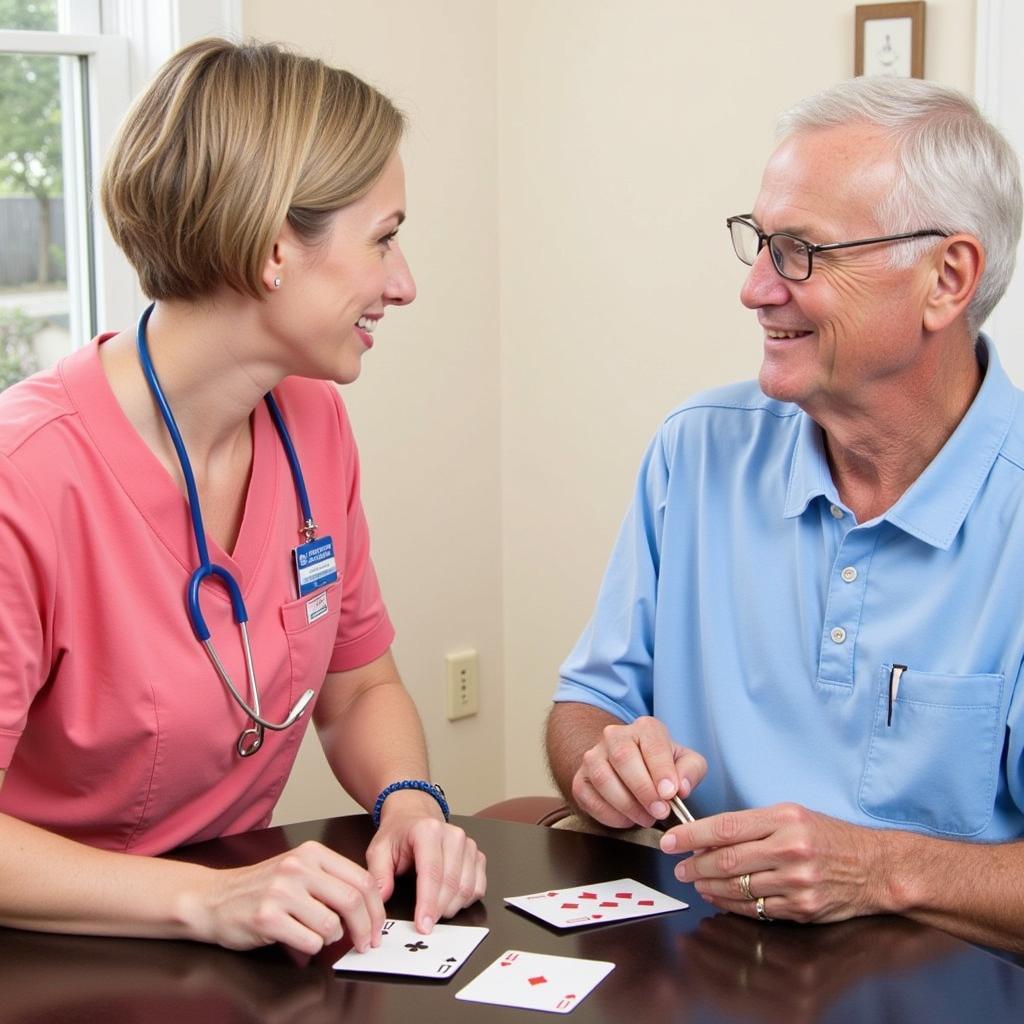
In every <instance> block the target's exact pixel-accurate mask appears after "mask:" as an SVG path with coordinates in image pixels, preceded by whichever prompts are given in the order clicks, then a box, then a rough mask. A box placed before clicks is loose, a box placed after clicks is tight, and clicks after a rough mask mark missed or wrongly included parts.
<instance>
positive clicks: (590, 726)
mask: <svg viewBox="0 0 1024 1024" xmlns="http://www.w3.org/2000/svg"><path fill="white" fill-rule="evenodd" d="M621 724H622V722H621V721H620V720H619V719H618V718H615V716H614V715H610V714H608V712H607V711H602V710H601V708H595V707H593V706H592V705H590V704H577V703H572V702H567V703H562V704H555V705H554V706H553V707H552V708H551V711H550V712H549V713H548V721H547V729H546V733H545V743H546V746H547V753H548V768H549V770H550V772H551V777H552V779H554V782H555V785H556V786H557V787H558V789H559V791H560V792H561V794H562V796H564V797H565V799H566V800H567V801H568V802H569V803H570V804H572V805H573V806H574V807H575V806H576V804H575V801H574V800H573V796H572V780H573V777H574V776H575V774H576V772H577V770H578V769H579V767H580V764H581V762H582V761H583V755H584V754H585V753H586V752H587V751H588V750H589V749H590V748H591V747H593V746H594V745H595V744H596V743H597V742H598V741H599V740H600V738H601V732H602V730H603V729H604V727H605V726H606V725H621Z"/></svg>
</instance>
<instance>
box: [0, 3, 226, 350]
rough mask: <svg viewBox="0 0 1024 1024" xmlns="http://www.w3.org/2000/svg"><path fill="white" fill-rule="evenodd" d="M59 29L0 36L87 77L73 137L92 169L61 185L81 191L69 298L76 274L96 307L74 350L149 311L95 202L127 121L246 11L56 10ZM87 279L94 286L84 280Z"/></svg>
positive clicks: (77, 330)
mask: <svg viewBox="0 0 1024 1024" xmlns="http://www.w3.org/2000/svg"><path fill="white" fill-rule="evenodd" d="M58 24H59V25H60V26H61V27H62V29H63V28H67V29H68V31H63V30H61V31H56V32H33V31H26V30H20V29H0V53H2V54H8V53H32V54H41V55H52V56H70V57H75V58H78V59H79V61H80V62H81V65H80V66H82V67H83V68H84V73H83V74H82V75H81V76H80V79H81V81H80V83H76V87H77V88H78V89H80V90H81V92H82V93H83V94H84V99H85V103H84V104H83V105H81V111H79V110H77V109H76V110H75V118H74V124H72V125H70V130H71V131H74V132H76V133H77V138H76V140H75V141H76V142H77V146H78V148H79V149H80V150H81V151H82V152H83V153H84V154H87V156H88V159H87V160H85V161H82V162H83V163H84V170H85V174H84V176H80V180H78V181H76V183H75V184H74V185H71V184H70V183H66V184H65V188H66V189H68V188H72V187H74V188H80V189H81V191H80V193H79V194H76V195H74V196H71V197H69V201H70V202H73V203H76V204H77V205H76V206H75V212H76V216H74V217H73V218H69V233H68V237H67V239H66V251H67V265H68V285H69V290H70V288H71V283H72V280H71V275H72V273H77V274H79V275H80V278H79V280H78V281H77V282H76V287H79V288H85V289H86V290H84V291H80V292H79V293H78V294H84V295H86V296H88V295H89V294H90V292H91V293H92V297H93V303H94V308H92V309H91V310H89V314H88V315H89V316H90V319H91V320H92V324H82V323H81V322H80V320H81V314H80V313H76V314H73V318H72V326H73V330H72V346H73V347H76V348H77V347H79V346H80V345H82V344H85V343H86V342H87V341H88V340H89V337H91V335H92V333H93V331H94V330H110V329H123V328H125V327H127V326H129V325H130V324H131V323H133V322H134V320H135V318H136V317H137V316H138V313H139V311H140V310H141V309H142V307H143V305H144V303H145V297H144V296H143V294H142V290H141V288H140V287H139V284H138V280H137V278H136V275H135V272H134V270H133V269H132V267H131V265H130V264H129V263H128V261H127V260H126V259H125V257H124V255H123V253H121V251H120V250H119V249H118V248H117V246H116V245H115V244H114V241H113V239H112V238H111V237H110V233H109V231H107V228H106V224H105V223H104V222H103V217H102V214H101V212H100V210H99V208H98V204H97V203H96V202H95V192H96V188H97V184H98V178H99V174H100V171H101V169H102V167H103V161H104V159H105V158H106V154H107V151H108V150H109V148H110V144H111V142H112V141H113V138H114V135H115V133H116V131H117V128H118V126H119V124H120V123H121V119H122V118H123V117H124V115H125V113H126V112H127V110H128V107H129V105H130V104H131V101H132V100H133V98H134V97H135V96H137V95H138V94H139V93H140V92H141V91H142V88H143V87H144V85H145V84H146V82H147V81H149V79H150V78H151V77H152V76H153V74H154V72H155V71H156V70H157V68H158V67H159V66H160V65H161V64H162V63H163V62H164V61H165V60H166V59H167V58H168V57H169V56H170V55H171V54H172V53H174V52H175V51H176V50H178V49H179V48H180V47H181V46H183V45H185V44H186V43H187V42H189V41H191V40H192V39H198V38H200V37H202V36H205V35H223V36H229V37H238V36H239V35H240V33H241V24H242V4H241V0H147V2H146V3H139V2H138V0H60V2H59V4H58ZM80 117H81V118H82V120H79V118H80ZM65 120H68V119H67V118H66V119H65ZM67 130H68V129H66V131H67ZM83 242H85V243H89V242H91V243H92V246H91V247H92V260H91V263H90V262H89V261H88V260H85V259H83V253H84V252H85V249H84V248H83ZM72 246H74V249H73V248H72ZM72 254H73V255H72ZM73 266H74V267H75V269H74V270H73V269H72V267H73ZM90 273H91V274H92V275H93V280H92V281H89V280H88V278H87V277H86V275H87V274H90ZM89 285H91V288H90V287H87V286H89ZM75 316H78V317H79V323H78V324H77V325H76V324H75V322H74V317H75Z"/></svg>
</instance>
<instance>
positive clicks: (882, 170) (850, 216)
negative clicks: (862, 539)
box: [740, 125, 929, 415]
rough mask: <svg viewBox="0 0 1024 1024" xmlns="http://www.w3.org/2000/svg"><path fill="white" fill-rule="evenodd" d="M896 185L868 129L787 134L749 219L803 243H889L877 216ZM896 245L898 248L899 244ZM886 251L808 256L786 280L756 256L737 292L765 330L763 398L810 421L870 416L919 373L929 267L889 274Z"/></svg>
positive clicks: (887, 153)
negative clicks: (808, 269) (803, 276)
mask: <svg viewBox="0 0 1024 1024" xmlns="http://www.w3.org/2000/svg"><path fill="white" fill-rule="evenodd" d="M894 176H895V164H894V157H893V153H892V149H891V144H889V143H887V142H886V141H885V140H884V139H883V138H882V137H881V136H880V134H879V133H878V131H877V130H876V129H873V128H871V127H869V126H866V125H848V126H844V127H840V128H831V129H827V130H822V131H815V132H810V133H806V134H797V135H792V136H790V137H788V138H787V139H785V140H784V141H783V142H782V144H781V145H780V146H779V147H778V149H776V151H775V152H774V154H773V155H772V157H771V159H770V160H769V161H768V165H767V167H766V168H765V172H764V177H763V178H762V182H761V191H760V193H759V195H758V198H757V203H756V205H755V206H754V211H753V219H754V220H755V221H756V222H757V223H758V224H759V225H760V227H761V229H762V230H763V231H765V232H773V231H786V232H790V233H792V234H794V235H798V236H800V237H802V238H805V239H807V240H808V241H810V242H816V243H819V244H826V243H829V242H845V241H852V240H854V239H859V238H868V237H873V236H876V235H881V234H885V231H883V230H882V229H881V227H880V226H879V224H878V223H877V221H876V219H875V214H874V210H875V208H876V207H877V204H878V202H879V200H880V199H881V197H882V196H883V195H884V194H885V191H886V190H887V189H890V188H892V187H893V182H894ZM895 244H902V243H895ZM889 258H890V245H889V244H882V245H877V246H865V247H862V248H853V249H841V250H838V251H835V252H828V253H816V254H815V256H814V265H813V272H812V274H811V276H810V278H808V279H807V280H806V281H799V282H797V281H787V280H786V279H784V278H782V277H780V276H779V274H778V273H777V272H776V271H775V268H774V267H773V266H772V262H771V259H770V256H769V253H768V251H767V249H763V250H762V251H761V252H760V253H759V254H758V257H757V259H756V260H755V262H754V265H753V266H752V267H751V268H750V271H749V273H748V275H747V279H746V281H745V283H744V285H743V288H742V290H741V292H740V299H741V301H742V302H743V304H744V305H745V306H746V307H747V308H748V309H753V310H756V312H757V318H758V322H759V323H760V324H761V327H762V329H763V331H764V358H763V361H762V364H761V371H760V375H759V380H760V384H761V388H762V390H763V391H764V392H765V394H767V395H769V396H771V397H773V398H778V399H780V400H782V401H788V402H795V403H797V404H798V405H800V406H802V407H803V408H804V409H805V410H806V411H807V412H809V413H810V414H811V415H815V414H816V413H819V412H827V411H829V410H833V409H837V408H840V409H842V408H853V409H865V408H867V409H870V408H871V406H872V402H873V401H874V402H876V403H877V401H879V400H880V398H879V396H880V395H881V394H888V392H889V388H890V385H892V384H893V383H897V382H898V381H900V379H901V378H903V377H905V376H906V375H908V374H913V373H914V370H915V368H916V367H917V366H918V365H919V363H920V356H921V352H922V344H923V335H922V322H921V313H922V309H923V304H924V298H925V296H926V294H927V290H928V276H929V265H928V261H927V259H925V258H924V257H922V259H921V260H918V261H916V262H915V263H914V264H913V265H912V266H911V267H908V268H906V269H893V268H892V267H890V266H889Z"/></svg>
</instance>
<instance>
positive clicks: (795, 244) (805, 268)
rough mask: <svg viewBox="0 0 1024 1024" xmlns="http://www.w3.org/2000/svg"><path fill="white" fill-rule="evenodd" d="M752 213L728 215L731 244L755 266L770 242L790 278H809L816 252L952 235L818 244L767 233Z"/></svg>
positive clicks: (779, 265) (927, 233) (929, 233)
mask: <svg viewBox="0 0 1024 1024" xmlns="http://www.w3.org/2000/svg"><path fill="white" fill-rule="evenodd" d="M752 216H753V214H752V213H745V214H743V215H742V216H741V217H729V218H728V219H727V220H726V222H725V226H726V227H727V228H728V229H729V234H730V235H732V247H733V249H735V250H736V255H737V256H738V257H739V258H740V259H741V260H742V261H743V262H744V263H746V265H747V266H748V267H752V266H753V265H754V260H756V259H757V255H758V253H759V252H760V251H761V250H762V249H763V248H764V247H765V246H766V245H767V246H768V252H769V253H770V254H771V257H772V265H773V266H774V267H775V269H776V270H777V271H778V272H779V274H780V275H781V276H782V277H784V278H785V279H786V280H787V281H806V280H807V278H809V277H810V276H811V269H812V267H813V265H814V254H815V253H816V252H831V251H832V250H833V249H850V248H852V247H853V246H855V245H876V244H878V243H879V242H902V241H906V240H907V239H910V238H929V237H932V236H935V237H938V238H948V237H949V232H948V231H908V232H906V233H905V234H902V235H881V236H880V237H878V238H858V239H857V241H855V242H830V243H829V244H828V245H815V244H814V243H813V242H808V241H807V240H806V239H804V238H798V237H797V236H796V235H790V234H788V233H787V232H785V231H774V232H772V234H770V235H766V234H765V233H764V232H763V231H762V230H761V229H760V228H759V227H758V226H757V225H756V224H755V223H754V222H753V221H752V220H751V219H750V218H751V217H752Z"/></svg>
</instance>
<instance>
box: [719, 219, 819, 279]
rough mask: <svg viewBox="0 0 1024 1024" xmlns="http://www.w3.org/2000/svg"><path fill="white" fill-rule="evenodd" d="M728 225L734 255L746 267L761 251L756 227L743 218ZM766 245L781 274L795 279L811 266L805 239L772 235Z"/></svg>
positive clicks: (803, 275)
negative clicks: (734, 251)
mask: <svg viewBox="0 0 1024 1024" xmlns="http://www.w3.org/2000/svg"><path fill="white" fill-rule="evenodd" d="M729 227H730V230H731V232H732V245H733V248H734V249H735V250H736V255H737V256H738V257H739V258H740V259H741V260H742V261H743V262H744V263H746V264H747V266H753V263H754V260H756V259H757V254H758V253H759V252H760V251H761V238H762V236H761V235H760V234H759V233H758V230H757V228H755V227H754V226H753V225H752V224H749V223H747V222H746V221H742V220H734V221H733V222H732V224H730V226H729ZM768 244H769V248H770V249H771V257H772V263H774V264H775V269H776V270H777V271H778V272H779V273H780V274H781V275H782V276H783V277H788V278H791V279H793V280H797V281H800V280H803V279H804V278H806V277H807V273H808V270H809V269H810V252H809V251H808V249H807V244H806V243H805V242H803V241H802V240H801V239H799V238H796V237H795V236H793V235H786V234H777V235H772V236H771V241H770V242H769V243H768Z"/></svg>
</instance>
